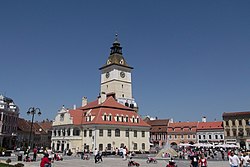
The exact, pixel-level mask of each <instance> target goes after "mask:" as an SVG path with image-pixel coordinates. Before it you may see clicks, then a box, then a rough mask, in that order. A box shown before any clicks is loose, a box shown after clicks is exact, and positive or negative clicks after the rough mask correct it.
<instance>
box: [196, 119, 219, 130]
mask: <svg viewBox="0 0 250 167" xmlns="http://www.w3.org/2000/svg"><path fill="white" fill-rule="evenodd" d="M219 129H221V130H223V123H222V121H219V122H199V123H198V126H197V130H219Z"/></svg>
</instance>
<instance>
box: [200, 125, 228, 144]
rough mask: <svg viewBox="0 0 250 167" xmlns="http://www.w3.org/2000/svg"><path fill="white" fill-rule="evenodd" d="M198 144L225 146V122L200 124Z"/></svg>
mask: <svg viewBox="0 0 250 167" xmlns="http://www.w3.org/2000/svg"><path fill="white" fill-rule="evenodd" d="M197 142H198V143H206V144H212V145H217V144H224V128H223V122H222V121H218V122H198V126H197Z"/></svg>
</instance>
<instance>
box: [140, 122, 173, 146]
mask: <svg viewBox="0 0 250 167" xmlns="http://www.w3.org/2000/svg"><path fill="white" fill-rule="evenodd" d="M145 121H146V122H147V123H148V124H149V125H150V126H151V127H150V143H152V144H153V147H156V148H157V147H158V148H162V147H163V146H164V145H165V144H166V143H167V128H168V123H169V119H155V120H150V119H145Z"/></svg>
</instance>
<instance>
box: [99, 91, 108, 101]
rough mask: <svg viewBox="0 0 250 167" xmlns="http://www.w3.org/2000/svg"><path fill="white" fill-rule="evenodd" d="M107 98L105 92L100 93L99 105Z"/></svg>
mask: <svg viewBox="0 0 250 167" xmlns="http://www.w3.org/2000/svg"><path fill="white" fill-rule="evenodd" d="M106 98H107V96H106V93H105V92H101V97H100V100H99V104H101V103H103V102H104V101H105V100H106Z"/></svg>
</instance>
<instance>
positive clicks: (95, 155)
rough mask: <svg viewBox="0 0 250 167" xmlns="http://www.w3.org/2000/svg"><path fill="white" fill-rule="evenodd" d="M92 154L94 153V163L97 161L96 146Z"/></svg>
mask: <svg viewBox="0 0 250 167" xmlns="http://www.w3.org/2000/svg"><path fill="white" fill-rule="evenodd" d="M93 154H94V157H95V163H97V162H98V160H97V156H98V150H97V148H95V150H94V152H93Z"/></svg>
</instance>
